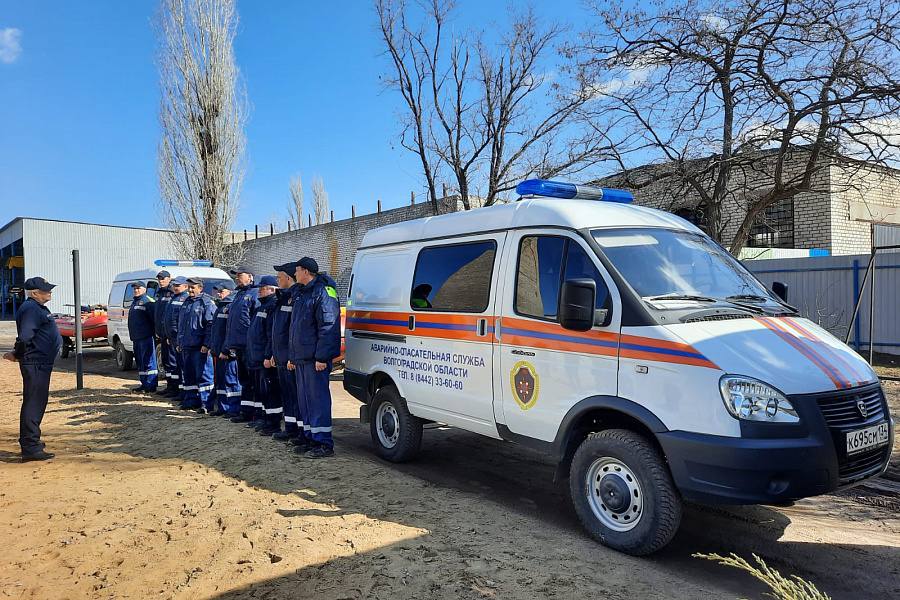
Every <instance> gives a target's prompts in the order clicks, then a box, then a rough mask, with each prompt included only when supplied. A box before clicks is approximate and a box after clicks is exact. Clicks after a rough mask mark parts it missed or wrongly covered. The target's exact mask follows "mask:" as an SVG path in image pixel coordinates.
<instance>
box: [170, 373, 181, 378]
mask: <svg viewBox="0 0 900 600" xmlns="http://www.w3.org/2000/svg"><path fill="white" fill-rule="evenodd" d="M168 377H169V379H181V376H180V375H178V374H177V373H170V374H169V375H168Z"/></svg>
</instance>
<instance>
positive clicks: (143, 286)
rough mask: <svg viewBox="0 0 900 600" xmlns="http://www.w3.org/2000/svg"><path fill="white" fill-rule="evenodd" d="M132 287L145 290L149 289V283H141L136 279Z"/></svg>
mask: <svg viewBox="0 0 900 600" xmlns="http://www.w3.org/2000/svg"><path fill="white" fill-rule="evenodd" d="M131 287H142V288H145V287H147V283H146V282H144V281H141V280H140V279H136V280H134V281H132V282H131Z"/></svg>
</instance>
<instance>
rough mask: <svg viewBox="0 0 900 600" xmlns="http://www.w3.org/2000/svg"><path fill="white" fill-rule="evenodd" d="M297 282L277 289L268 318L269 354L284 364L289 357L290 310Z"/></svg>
mask: <svg viewBox="0 0 900 600" xmlns="http://www.w3.org/2000/svg"><path fill="white" fill-rule="evenodd" d="M296 290H297V284H294V285H293V286H291V287H290V288H289V289H286V290H277V291H276V292H275V294H276V295H277V296H278V298H277V299H276V300H275V307H274V308H273V309H272V311H273V312H274V314H273V315H270V317H269V320H270V321H271V322H272V336H271V338H270V339H271V344H270V345H271V348H270V350H269V356H270V357H274V358H275V364H277V365H280V366H284V365H286V364H287V361H288V359H289V357H290V337H291V310H292V309H293V308H294V293H295V291H296Z"/></svg>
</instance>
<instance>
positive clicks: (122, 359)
mask: <svg viewBox="0 0 900 600" xmlns="http://www.w3.org/2000/svg"><path fill="white" fill-rule="evenodd" d="M133 366H134V354H133V353H131V352H129V351H128V350H126V349H125V344H123V343H122V341H121V340H118V341H116V367H118V368H119V370H120V371H130V370H131V368H132V367H133Z"/></svg>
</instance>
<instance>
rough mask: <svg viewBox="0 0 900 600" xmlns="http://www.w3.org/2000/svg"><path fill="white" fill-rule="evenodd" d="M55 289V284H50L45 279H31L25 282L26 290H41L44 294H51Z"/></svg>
mask: <svg viewBox="0 0 900 600" xmlns="http://www.w3.org/2000/svg"><path fill="white" fill-rule="evenodd" d="M55 287H56V285H55V284H52V283H50V282H49V281H47V280H46V279H44V278H43V277H29V278H28V279H26V280H25V289H26V290H41V291H42V292H49V291H52V290H53V288H55Z"/></svg>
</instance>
